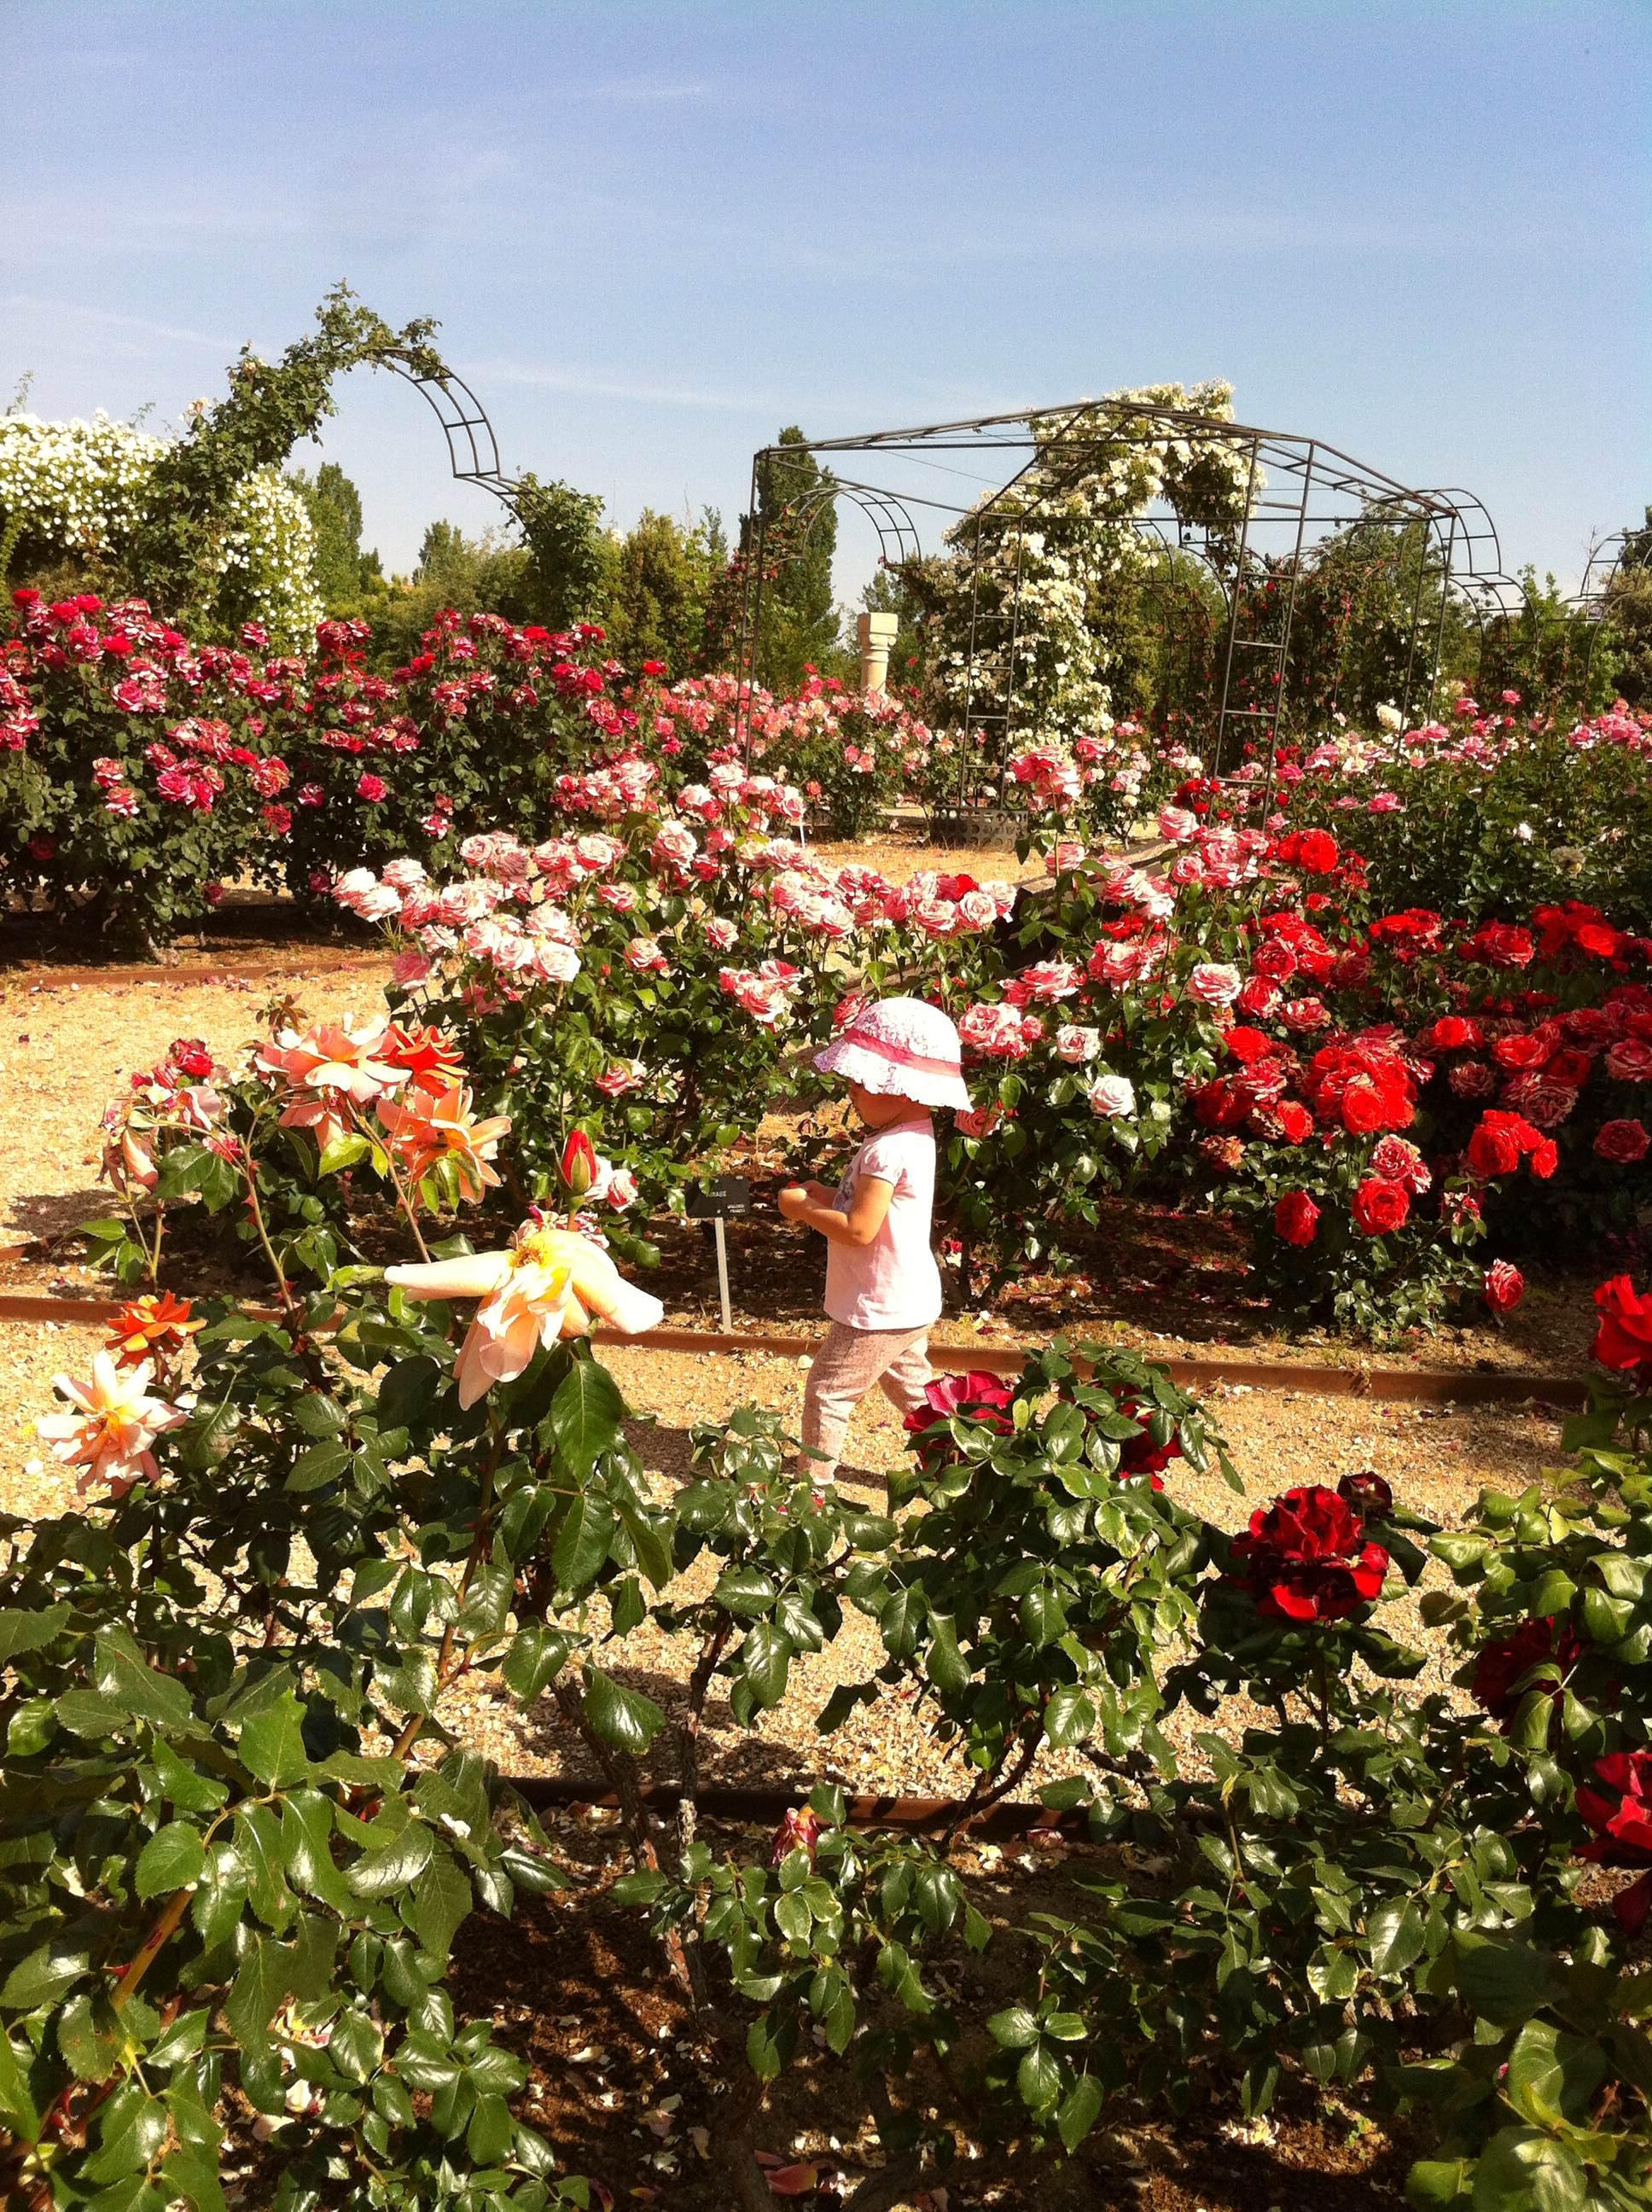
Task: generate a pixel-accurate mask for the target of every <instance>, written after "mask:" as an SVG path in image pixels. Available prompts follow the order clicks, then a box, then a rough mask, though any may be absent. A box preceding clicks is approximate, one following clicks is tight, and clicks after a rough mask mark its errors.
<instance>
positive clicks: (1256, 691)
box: [736, 398, 1525, 790]
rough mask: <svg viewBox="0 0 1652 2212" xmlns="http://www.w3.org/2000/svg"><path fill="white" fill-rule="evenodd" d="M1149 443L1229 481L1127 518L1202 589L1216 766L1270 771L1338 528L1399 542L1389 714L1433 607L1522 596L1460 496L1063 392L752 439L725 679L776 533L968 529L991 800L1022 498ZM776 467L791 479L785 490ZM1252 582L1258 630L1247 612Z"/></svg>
mask: <svg viewBox="0 0 1652 2212" xmlns="http://www.w3.org/2000/svg"><path fill="white" fill-rule="evenodd" d="M1151 441H1177V442H1178V443H1179V444H1180V445H1181V446H1184V447H1193V448H1195V449H1199V448H1202V449H1204V450H1205V451H1206V452H1215V451H1218V450H1220V451H1221V452H1222V453H1224V456H1225V457H1226V459H1227V461H1228V464H1229V466H1230V471H1232V473H1233V475H1234V477H1235V479H1236V481H1238V482H1242V485H1243V492H1242V497H1241V498H1240V500H1239V501H1238V502H1237V507H1236V513H1235V514H1234V516H1233V517H1232V518H1230V519H1229V520H1224V521H1223V522H1222V523H1220V524H1217V525H1212V524H1211V523H1209V522H1206V521H1200V520H1198V519H1197V518H1196V517H1195V518H1192V519H1190V518H1189V516H1188V515H1187V514H1186V513H1177V512H1176V511H1175V508H1174V507H1172V506H1170V505H1169V503H1168V502H1167V501H1163V499H1159V500H1157V501H1152V502H1151V503H1150V505H1149V507H1148V509H1147V511H1146V512H1145V513H1141V514H1139V515H1137V516H1134V517H1132V518H1128V519H1127V526H1128V527H1129V528H1131V529H1133V531H1134V532H1136V534H1137V535H1138V537H1139V538H1141V539H1143V540H1145V541H1147V543H1148V546H1149V550H1150V554H1151V553H1153V551H1154V550H1155V549H1157V551H1158V552H1159V553H1160V554H1161V555H1168V554H1170V553H1177V554H1181V555H1185V556H1192V557H1193V559H1194V560H1196V561H1197V562H1200V564H1201V566H1202V567H1203V568H1204V569H1205V570H1206V572H1207V573H1208V574H1209V575H1210V577H1211V578H1212V580H1214V582H1215V584H1216V586H1218V589H1219V592H1220V595H1221V603H1222V605H1223V607H1224V610H1225V613H1224V618H1223V620H1222V623H1221V626H1220V635H1219V636H1218V638H1217V639H1216V641H1215V646H1216V651H1215V676H1216V684H1215V696H1214V697H1213V699H1212V702H1210V711H1209V714H1208V718H1207V727H1208V731H1209V737H1210V742H1211V747H1212V766H1213V767H1214V768H1215V769H1217V770H1218V771H1219V770H1220V769H1221V768H1222V767H1223V765H1224V763H1233V762H1235V761H1236V759H1237V758H1238V757H1239V755H1240V754H1241V753H1242V752H1243V751H1248V752H1249V753H1251V754H1252V755H1253V756H1254V755H1255V754H1257V753H1259V752H1260V753H1263V754H1265V756H1266V762H1267V768H1268V774H1269V776H1270V779H1271V776H1272V763H1273V754H1274V749H1275V746H1276V745H1277V743H1278V737H1279V733H1280V731H1281V728H1282V726H1284V725H1285V723H1286V722H1287V721H1288V720H1289V716H1290V713H1291V705H1292V698H1291V634H1292V628H1293V623H1295V620H1296V618H1297V611H1298V599H1299V594H1300V591H1301V586H1302V582H1303V578H1304V576H1305V575H1306V574H1308V573H1309V569H1310V568H1311V566H1312V564H1313V563H1314V562H1315V560H1316V559H1317V558H1318V557H1320V556H1321V554H1322V552H1323V550H1324V549H1325V548H1326V547H1327V545H1328V544H1331V543H1332V542H1333V540H1334V539H1335V538H1337V537H1338V536H1339V534H1340V533H1344V532H1347V531H1348V530H1349V529H1351V527H1352V526H1355V525H1356V524H1357V523H1361V522H1370V521H1372V520H1376V521H1378V522H1380V523H1382V525H1383V526H1385V527H1386V528H1387V529H1388V531H1389V532H1396V533H1397V532H1414V533H1415V537H1416V542H1417V546H1418V556H1417V558H1416V562H1415V571H1416V573H1415V582H1414V587H1413V590H1412V604H1411V607H1410V610H1409V619H1408V623H1407V625H1406V641H1405V647H1404V655H1403V678H1402V680H1401V682H1400V685H1399V687H1398V689H1399V696H1396V697H1395V698H1394V701H1393V703H1394V705H1395V706H1396V707H1397V708H1399V710H1400V714H1401V715H1402V716H1403V717H1404V718H1405V719H1406V720H1411V719H1412V717H1413V714H1417V715H1418V716H1420V714H1424V713H1426V712H1427V711H1428V709H1429V708H1430V704H1431V702H1432V699H1433V695H1434V687H1435V684H1436V679H1437V674H1438V664H1439V657H1440V647H1441V641H1442V635H1443V631H1444V625H1445V619H1446V612H1447V608H1448V605H1449V603H1450V602H1453V601H1455V602H1456V603H1457V604H1458V605H1461V606H1462V607H1464V608H1465V609H1466V611H1467V612H1468V614H1469V616H1470V617H1471V618H1472V619H1473V620H1475V621H1476V622H1478V623H1479V624H1480V625H1481V626H1482V627H1483V626H1484V623H1485V620H1486V619H1488V618H1489V617H1493V616H1495V615H1497V614H1498V613H1505V614H1506V613H1512V612H1514V611H1517V610H1518V608H1519V607H1520V606H1521V605H1523V604H1524V599H1525V594H1524V589H1523V586H1521V583H1520V582H1519V580H1517V579H1516V578H1515V577H1513V576H1511V575H1509V574H1508V573H1507V572H1506V570H1505V569H1504V568H1503V556H1502V549H1501V547H1500V546H1499V544H1498V542H1497V531H1496V529H1495V527H1494V526H1493V524H1492V522H1491V517H1490V515H1489V514H1488V513H1486V510H1485V507H1484V505H1483V504H1482V503H1481V501H1479V500H1478V499H1477V498H1475V497H1474V496H1473V494H1472V493H1469V492H1466V491H1463V490H1461V489H1457V488H1455V487H1449V488H1443V489H1426V490H1419V489H1415V488H1413V487H1412V486H1410V485H1407V484H1404V483H1400V482H1399V480H1398V479H1397V478H1395V477H1391V476H1388V474H1386V473H1385V472H1384V471H1382V470H1380V469H1376V468H1372V467H1371V466H1370V465H1368V464H1367V463H1365V462H1363V461H1359V460H1357V459H1354V458H1353V456H1352V455H1351V454H1349V453H1344V452H1343V451H1342V450H1341V449H1340V448H1339V447H1335V446H1333V445H1331V444H1329V443H1328V442H1327V441H1325V440H1323V439H1321V438H1314V437H1306V436H1301V435H1296V434H1294V433H1290V432H1285V431H1277V430H1265V429H1260V428H1256V427H1255V426H1254V425H1251V424H1247V423H1242V422H1232V421H1230V420H1229V419H1227V418H1226V417H1224V416H1219V415H1216V414H1207V413H1200V412H1194V411H1191V410H1185V409H1180V408H1174V407H1160V406H1156V405H1153V404H1150V403H1146V402H1144V401H1140V400H1133V399H1108V398H1102V399H1081V400H1075V401H1072V402H1069V403H1067V404H1063V405H1059V406H1053V407H1031V408H1025V409H1018V410H1016V411H1015V412H1014V413H1011V414H1003V415H990V416H973V417H969V418H967V419H965V420H963V421H959V422H940V423H932V424H926V425H923V426H921V427H919V428H906V429H894V430H878V431H872V432H870V433H868V434H866V435H862V436H858V437H841V438H823V439H817V440H811V441H806V442H803V443H797V444H787V445H776V446H768V447H763V448H762V449H761V450H760V451H759V452H758V453H756V455H755V456H754V457H753V460H752V469H751V506H750V516H751V518H752V520H751V532H752V542H751V543H750V545H749V546H748V548H747V549H746V550H747V551H748V556H749V557H748V559H747V562H746V567H745V595H744V605H743V609H742V613H741V619H740V626H739V632H738V643H737V653H736V666H737V671H738V673H739V675H740V676H741V677H742V678H743V679H744V680H745V681H746V683H747V684H754V683H756V682H757V681H759V680H760V678H761V674H762V671H761V669H760V667H759V666H758V665H757V664H758V659H759V657H760V639H761V635H762V611H763V594H764V590H765V585H766V583H767V582H768V569H769V568H770V565H771V558H770V541H771V540H773V539H774V538H776V536H777V535H780V537H781V541H782V544H783V545H784V544H789V543H790V542H792V541H793V539H797V540H800V539H801V538H805V537H806V535H807V532H808V531H809V529H810V528H811V526H812V525H813V523H814V522H815V521H816V520H817V518H818V515H819V514H820V513H822V512H823V510H824V509H825V508H826V507H828V506H829V505H830V504H832V503H834V502H837V503H844V502H847V504H849V505H850V506H852V507H856V508H858V509H859V511H860V512H861V513H864V514H865V515H866V516H867V518H868V519H869V520H870V521H871V523H872V527H873V528H874V530H875V531H876V532H877V535H878V544H879V549H880V557H881V562H882V563H883V565H884V566H886V567H888V568H890V569H893V570H896V572H899V571H900V570H901V569H902V568H906V567H908V565H910V564H913V563H914V562H918V561H919V560H920V558H921V551H922V547H921V538H920V530H919V526H918V520H917V517H919V516H922V517H923V518H924V519H925V520H926V522H927V523H928V524H929V526H930V527H931V530H932V532H938V534H939V536H940V538H941V540H942V543H943V544H952V545H954V546H957V544H958V543H959V541H960V539H961V538H963V537H965V536H967V537H968V538H970V539H971V540H972V541H973V544H974V548H975V552H974V568H975V575H974V577H973V579H972V580H971V588H970V612H969V635H968V645H967V675H966V680H965V685H964V695H965V696H964V702H963V710H962V727H961V731H960V735H961V736H962V737H963V738H964V739H965V740H966V741H967V740H969V739H970V738H975V740H976V744H977V746H978V748H979V749H980V750H983V751H985V752H986V753H987V755H988V756H989V757H991V758H992V759H993V762H994V763H995V765H996V767H997V769H998V773H999V778H1000V790H1001V778H1002V774H1003V764H1004V763H1005V760H1006V759H1007V757H1008V755H1009V753H1010V751H1011V749H1012V745H1013V744H1018V743H1020V742H1023V741H1030V740H1032V739H1035V738H1036V737H1037V736H1038V735H1039V733H1040V732H1039V731H1038V729H1037V727H1036V726H1033V727H1026V726H1023V724H1022V723H1021V722H1019V721H1018V720H1017V708H1016V702H1015V684H1014V681H1013V671H1014V668H1015V665H1016V655H1017V649H1018V646H1019V643H1020V634H1021V625H1022V622H1023V610H1022V607H1021V592H1020V574H1021V569H1020V561H1019V551H1020V548H1021V547H1022V545H1023V544H1024V539H1025V534H1026V532H1027V531H1028V529H1029V526H1030V524H1031V520H1032V519H1031V517H1030V516H1029V501H1028V497H1027V494H1028V490H1029V485H1033V484H1036V483H1039V482H1048V480H1050V479H1051V477H1052V476H1053V475H1054V476H1059V475H1060V474H1062V473H1066V474H1068V475H1070V476H1072V477H1082V476H1083V474H1084V470H1085V467H1086V465H1094V464H1096V463H1099V462H1101V461H1102V460H1103V459H1106V458H1108V457H1109V456H1114V455H1117V454H1118V453H1121V452H1123V451H1126V450H1127V449H1128V448H1129V447H1132V446H1135V447H1142V446H1143V445H1145V444H1147V443H1149V442H1151ZM850 456H853V464H852V465H853V474H852V475H846V476H844V477H837V476H835V473H833V471H835V465H836V464H837V462H838V460H839V459H840V457H842V458H844V459H847V458H848V457H850ZM817 471H825V472H826V473H825V474H824V475H823V476H821V475H817ZM920 471H921V472H922V473H921V474H920ZM788 475H789V476H791V477H794V478H795V479H797V480H798V489H797V491H796V493H795V494H794V495H792V496H790V497H788V496H787V494H786V484H787V477H788ZM938 477H951V478H953V479H954V480H955V482H960V481H961V482H965V483H974V484H975V485H977V486H979V487H980V488H981V489H980V492H979V494H978V495H976V496H975V497H973V498H969V497H965V496H963V495H960V493H959V492H957V490H955V489H953V486H952V485H951V484H943V483H939V482H938V480H937V479H938ZM765 492H767V493H768V495H769V496H768V497H767V498H765V496H764V494H765ZM775 492H778V493H779V494H780V497H779V499H778V500H776V499H775V498H774V493H775ZM1114 526H1115V525H1114ZM993 530H997V531H999V532H1006V533H1008V535H1009V539H1010V542H1011V544H1013V545H1014V546H1015V548H1016V549H1017V550H1016V555H1015V557H1013V558H1012V559H1004V558H1001V559H1000V561H999V574H1002V573H1004V572H1005V570H1006V569H1007V570H1008V572H1009V573H1010V574H1011V575H1012V577H1013V580H1014V582H1013V588H1012V589H1011V592H1010V593H1009V604H1008V605H1007V606H994V607H990V608H989V607H988V605H987V604H986V603H985V601H984V599H983V595H982V592H981V545H982V544H983V541H984V539H985V538H986V536H987V533H988V532H992V531H993ZM1001 550H1002V541H1000V551H1001ZM954 557H955V558H966V557H969V556H968V555H967V554H962V555H961V554H957V553H955V555H954ZM1263 590H1265V591H1266V600H1267V604H1268V614H1269V617H1270V618H1269V619H1268V620H1267V621H1266V623H1264V622H1263V621H1262V620H1261V619H1260V617H1259V605H1260V594H1261V592H1262V591H1263ZM1436 598H1437V601H1438V605H1437V609H1435V608H1434V606H1433V602H1434V600H1435V599H1436ZM1430 613H1431V617H1432V619H1431V620H1430V618H1429V617H1430ZM1430 629H1431V631H1432V635H1430V634H1429V633H1430ZM960 750H961V757H965V756H967V755H968V754H969V750H970V749H969V744H968V743H967V742H966V744H964V745H963V746H962V747H961V749H960Z"/></svg>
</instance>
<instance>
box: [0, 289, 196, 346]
mask: <svg viewBox="0 0 1652 2212" xmlns="http://www.w3.org/2000/svg"><path fill="white" fill-rule="evenodd" d="M0 305H3V307H4V308H5V311H6V313H8V314H36V315H62V316H66V317H67V318H68V319H70V321H73V322H79V323H96V324H97V325H99V326H100V328H102V329H105V330H118V331H138V332H139V333H141V334H142V335H143V337H151V338H165V339H167V341H168V343H172V344H174V345H198V346H210V347H211V348H212V349H213V351H214V352H215V353H225V352H228V353H234V351H235V350H236V348H237V346H238V345H239V343H240V341H239V340H238V339H236V338H225V337H214V336H213V334H212V332H211V331H192V330H189V329H187V328H185V326H183V325H179V324H177V323H152V322H150V321H149V320H148V319H147V318H146V317H144V316H143V315H118V314H116V313H114V312H113V311H112V309H110V308H107V307H82V306H80V305H79V304H78V303H77V302H76V301H72V300H36V299H31V298H30V297H29V296H28V295H27V294H26V293H21V292H14V293H12V294H11V295H10V296H9V298H8V299H6V300H5V301H3V302H0Z"/></svg>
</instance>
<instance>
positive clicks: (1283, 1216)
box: [1273, 1190, 1320, 1251]
mask: <svg viewBox="0 0 1652 2212" xmlns="http://www.w3.org/2000/svg"><path fill="white" fill-rule="evenodd" d="M1273 1226H1274V1228H1275V1230H1276V1231H1278V1234H1279V1235H1280V1236H1281V1237H1284V1239H1285V1243H1287V1244H1294V1245H1296V1247H1297V1249H1298V1250H1299V1251H1300V1250H1301V1249H1303V1248H1304V1247H1305V1246H1307V1245H1309V1244H1311V1243H1313V1241H1314V1239H1315V1237H1317V1236H1318V1234H1319V1226H1320V1210H1319V1208H1318V1206H1315V1203H1314V1201H1313V1200H1312V1199H1311V1198H1309V1195H1308V1193H1307V1192H1306V1191H1305V1190H1288V1191H1286V1192H1285V1195H1284V1197H1283V1198H1281V1199H1280V1200H1278V1203H1277V1204H1276V1205H1275V1206H1274V1208H1273Z"/></svg>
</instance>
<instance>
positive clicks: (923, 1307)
mask: <svg viewBox="0 0 1652 2212" xmlns="http://www.w3.org/2000/svg"><path fill="white" fill-rule="evenodd" d="M861 1176H874V1177H875V1178H876V1179H877V1181H878V1182H886V1183H888V1184H889V1186H890V1193H891V1195H890V1204H889V1212H888V1213H887V1214H885V1215H884V1225H883V1227H882V1228H881V1229H880V1230H879V1231H878V1234H877V1236H876V1237H873V1238H872V1243H870V1244H840V1243H837V1242H836V1241H835V1239H833V1240H831V1241H829V1243H827V1246H826V1311H827V1314H828V1316H829V1318H830V1319H831V1320H833V1321H837V1322H843V1323H844V1324H845V1325H846V1326H847V1327H848V1328H927V1326H928V1325H929V1323H930V1322H932V1321H938V1319H939V1318H940V1311H941V1271H940V1269H939V1268H938V1267H937V1266H936V1265H935V1255H934V1253H933V1252H932V1250H931V1249H930V1243H929V1225H930V1217H931V1215H932V1212H934V1206H935V1130H934V1125H933V1123H932V1121H930V1119H929V1117H928V1115H922V1116H920V1117H919V1118H917V1119H914V1120H913V1121H896V1122H894V1123H893V1124H891V1126H890V1127H889V1128H887V1129H877V1130H874V1131H873V1133H872V1135H871V1136H870V1137H868V1138H867V1139H866V1141H865V1144H864V1145H862V1146H861V1147H860V1149H859V1152H857V1153H856V1154H855V1156H854V1158H853V1159H852V1160H851V1161H850V1163H849V1165H848V1169H847V1172H846V1174H845V1175H844V1177H843V1180H842V1182H841V1183H840V1184H839V1185H838V1187H837V1201H836V1202H837V1204H838V1205H839V1206H841V1207H842V1208H843V1210H844V1212H846V1213H847V1212H848V1210H849V1208H850V1206H853V1203H854V1190H855V1185H856V1183H857V1182H859V1179H860V1177H861Z"/></svg>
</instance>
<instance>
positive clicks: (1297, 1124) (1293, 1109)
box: [1273, 1098, 1314, 1145]
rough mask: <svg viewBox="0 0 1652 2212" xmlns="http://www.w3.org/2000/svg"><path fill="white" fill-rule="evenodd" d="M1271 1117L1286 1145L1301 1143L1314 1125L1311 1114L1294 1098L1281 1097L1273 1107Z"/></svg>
mask: <svg viewBox="0 0 1652 2212" xmlns="http://www.w3.org/2000/svg"><path fill="white" fill-rule="evenodd" d="M1273 1118H1274V1120H1275V1121H1277V1122H1278V1125H1279V1134H1280V1135H1281V1136H1282V1137H1283V1138H1284V1139H1285V1142H1286V1144H1288V1145H1300V1144H1302V1143H1303V1142H1304V1141H1305V1140H1306V1139H1307V1138H1308V1136H1309V1133H1310V1132H1311V1130H1312V1129H1313V1127H1314V1117H1313V1115H1311V1114H1310V1113H1309V1110H1308V1109H1307V1107H1305V1106H1303V1105H1300V1104H1298V1103H1297V1100H1296V1099H1294V1098H1282V1099H1281V1100H1280V1101H1279V1103H1278V1105H1277V1106H1276V1107H1275V1108H1274V1109H1273Z"/></svg>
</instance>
